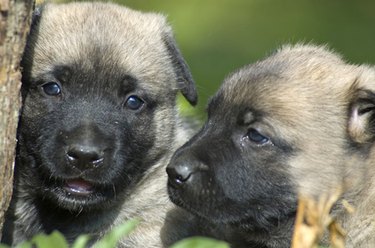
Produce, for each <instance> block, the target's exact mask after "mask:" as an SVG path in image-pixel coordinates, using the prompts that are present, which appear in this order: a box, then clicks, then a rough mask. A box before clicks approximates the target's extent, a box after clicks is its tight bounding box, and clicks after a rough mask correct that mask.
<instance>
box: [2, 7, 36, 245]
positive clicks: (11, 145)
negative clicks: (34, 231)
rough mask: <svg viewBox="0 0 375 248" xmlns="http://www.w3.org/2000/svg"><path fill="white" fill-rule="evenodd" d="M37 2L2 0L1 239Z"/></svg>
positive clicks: (8, 200) (11, 184) (10, 185)
mask: <svg viewBox="0 0 375 248" xmlns="http://www.w3.org/2000/svg"><path fill="white" fill-rule="evenodd" d="M32 8H33V0H0V238H1V231H2V226H3V221H4V213H5V211H6V210H7V208H8V206H9V202H10V199H11V195H12V188H13V168H14V157H15V156H14V155H15V146H16V130H17V123H18V112H19V108H20V102H21V101H20V94H19V91H20V86H21V72H20V65H19V64H20V60H21V56H22V52H23V49H24V46H25V41H26V35H27V33H28V32H29V29H30V20H31V12H32Z"/></svg>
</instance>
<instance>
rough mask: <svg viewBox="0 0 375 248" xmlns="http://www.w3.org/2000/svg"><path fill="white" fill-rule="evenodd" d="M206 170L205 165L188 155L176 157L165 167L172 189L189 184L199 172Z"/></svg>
mask: <svg viewBox="0 0 375 248" xmlns="http://www.w3.org/2000/svg"><path fill="white" fill-rule="evenodd" d="M207 169H208V167H207V166H206V165H204V164H203V163H202V162H200V161H199V160H197V159H196V158H194V157H191V156H189V154H188V155H186V154H185V155H183V154H182V155H179V156H176V157H174V158H173V159H172V160H171V162H170V163H169V165H168V166H167V174H168V178H169V183H170V184H171V185H172V186H174V187H179V186H181V185H183V184H186V183H189V182H191V181H192V180H193V178H194V177H197V175H198V174H200V172H201V171H204V170H207Z"/></svg>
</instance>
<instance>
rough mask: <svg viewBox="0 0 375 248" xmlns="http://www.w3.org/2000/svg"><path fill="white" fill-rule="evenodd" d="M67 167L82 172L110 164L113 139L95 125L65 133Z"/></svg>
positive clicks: (87, 125) (79, 127) (84, 126)
mask: <svg viewBox="0 0 375 248" xmlns="http://www.w3.org/2000/svg"><path fill="white" fill-rule="evenodd" d="M62 140H63V142H64V143H65V145H66V146H65V148H64V149H65V157H66V160H67V166H69V167H73V168H76V169H79V170H81V171H84V170H88V169H93V168H98V167H101V166H102V165H104V163H106V164H108V161H106V160H108V159H109V156H110V152H109V151H110V149H109V148H110V146H111V144H112V143H113V139H111V137H110V136H108V135H106V134H104V133H103V131H101V130H100V129H99V128H98V127H97V126H96V125H94V124H86V125H80V126H78V127H76V128H75V129H73V130H71V131H66V132H63V135H62Z"/></svg>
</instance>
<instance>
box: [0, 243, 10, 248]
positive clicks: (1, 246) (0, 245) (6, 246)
mask: <svg viewBox="0 0 375 248" xmlns="http://www.w3.org/2000/svg"><path fill="white" fill-rule="evenodd" d="M0 248H10V246H8V245H4V244H0Z"/></svg>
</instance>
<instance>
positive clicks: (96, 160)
mask: <svg viewBox="0 0 375 248" xmlns="http://www.w3.org/2000/svg"><path fill="white" fill-rule="evenodd" d="M66 155H67V158H68V161H69V162H70V163H71V164H72V165H73V166H74V167H76V168H79V169H81V170H86V169H90V168H96V167H99V166H100V165H101V164H102V163H103V160H104V157H103V156H104V151H102V150H101V149H100V148H99V147H98V146H95V145H72V146H70V147H69V149H68V151H67V153H66Z"/></svg>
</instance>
